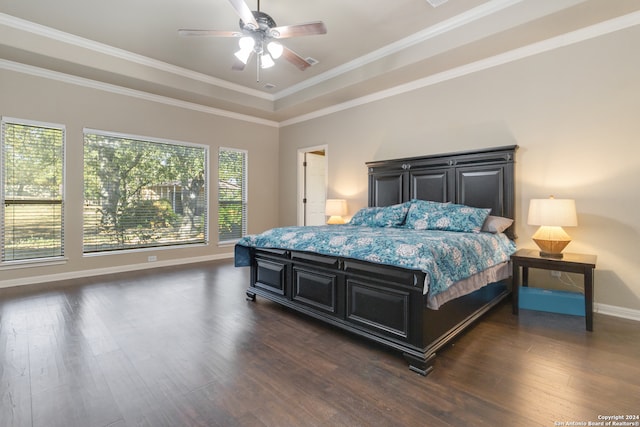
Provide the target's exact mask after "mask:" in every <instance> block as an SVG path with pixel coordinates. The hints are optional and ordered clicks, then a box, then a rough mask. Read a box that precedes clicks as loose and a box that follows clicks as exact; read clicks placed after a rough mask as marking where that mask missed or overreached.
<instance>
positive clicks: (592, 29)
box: [280, 12, 640, 127]
mask: <svg viewBox="0 0 640 427" xmlns="http://www.w3.org/2000/svg"><path fill="white" fill-rule="evenodd" d="M638 24H640V12H633V13H630V14H627V15H623V16H620V17H618V18H614V19H610V20H608V21H604V22H601V23H598V24H594V25H591V26H589V27H585V28H581V29H579V30H576V31H572V32H569V33H566V34H562V35H559V36H556V37H553V38H550V39H547V40H543V41H541V42H537V43H533V44H530V45H528V46H524V47H521V48H518V49H514V50H511V51H508V52H505V53H502V54H499V55H495V56H492V57H489V58H485V59H481V60H479V61H476V62H472V63H469V64H465V65H462V66H459V67H455V68H452V69H450V70H447V71H443V72H441V73H436V74H433V75H431V76H428V77H425V78H422V79H418V80H414V81H412V82H409V83H405V84H402V85H398V86H395V87H392V88H389V89H386V90H382V91H379V92H376V93H372V94H370V95H366V96H363V97H360V98H356V99H352V100H350V101H347V102H343V103H341V104H336V105H333V106H331V107H327V108H323V109H320V110H316V111H313V112H311V113H308V114H304V115H300V116H297V117H294V118H291V119H288V120H284V121H281V122H280V127H285V126H290V125H293V124H297V123H301V122H305V121H307V120H312V119H316V118H319V117H322V116H326V115H329V114H333V113H336V112H339V111H343V110H347V109H349V108H353V107H357V106H360V105H364V104H368V103H371V102H375V101H379V100H382V99H385V98H389V97H392V96H396V95H401V94H403V93H406V92H411V91H413V90H416V89H421V88H424V87H428V86H432V85H435V84H438V83H442V82H445V81H448V80H453V79H455V78H458V77H462V76H466V75H468V74H473V73H475V72H478V71H483V70H486V69H489V68H493V67H497V66H499V65H503V64H507V63H509V62H514V61H518V60H520V59H524V58H527V57H530V56H534V55H538V54H540V53H544V52H548V51H552V50H555V49H559V48H562V47H565V46H569V45H572V44H576V43H580V42H583V41H586V40H590V39H593V38H596V37H600V36H604V35H607V34H610V33H614V32H616V31H620V30H624V29H627V28H630V27H634V26H636V25H638Z"/></svg>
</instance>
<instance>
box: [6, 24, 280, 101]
mask: <svg viewBox="0 0 640 427" xmlns="http://www.w3.org/2000/svg"><path fill="white" fill-rule="evenodd" d="M0 25H5V26H7V27H11V28H15V29H17V30H20V31H24V32H27V33H31V34H35V35H37V36H41V37H46V38H48V39H51V40H55V41H58V42H61V43H65V44H68V45H72V46H77V47H81V48H83V49H88V50H91V51H94V52H98V53H102V54H104V55H108V56H111V57H114V58H118V59H123V60H125V61H129V62H132V63H135V64H140V65H144V66H145V67H150V68H154V69H157V70H160V71H164V72H167V73H171V74H175V75H178V76H180V77H184V78H187V79H191V80H196V81H200V82H203V83H206V84H210V85H214V86H219V87H221V88H224V89H229V90H233V91H235V92H240V93H244V94H246V95H250V96H254V97H257V98H262V99H266V100H268V101H273V100H274V96H273V94H269V93H264V92H262V91H259V90H256V89H251V88H248V87H245V86H242V85H238V84H235V83H231V82H228V81H226V80H222V79H218V78H215V77H212V76H209V75H206V74H203V73H198V72H196V71H192V70H188V69H186V68H182V67H178V66H177V65H172V64H169V63H167V62H163V61H158V60H156V59H152V58H149V57H147V56H143V55H138V54H136V53H133V52H129V51H127V50H124V49H119V48H117V47H113V46H109V45H107V44H104V43H99V42H96V41H93V40H89V39H86V38H84V37H79V36H76V35H73V34H70V33H66V32H64V31H60V30H56V29H54V28H51V27H47V26H44V25H40V24H36V23H35V22H31V21H27V20H24V19H20V18H16V17H15V16H12V15H7V14H5V13H0Z"/></svg>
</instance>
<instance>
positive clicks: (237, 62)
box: [231, 52, 253, 71]
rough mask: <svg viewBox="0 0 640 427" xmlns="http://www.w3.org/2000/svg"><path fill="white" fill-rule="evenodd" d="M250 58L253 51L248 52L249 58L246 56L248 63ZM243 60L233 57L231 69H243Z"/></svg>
mask: <svg viewBox="0 0 640 427" xmlns="http://www.w3.org/2000/svg"><path fill="white" fill-rule="evenodd" d="M251 58H253V52H251V53H250V54H249V58H247V64H248V63H249V61H251ZM247 64H245V63H244V62H242V61H240V60H239V59H238V58H236V59H235V62H234V63H233V65H232V66H231V69H232V70H233V71H242V70H244V67H245V66H246V65H247Z"/></svg>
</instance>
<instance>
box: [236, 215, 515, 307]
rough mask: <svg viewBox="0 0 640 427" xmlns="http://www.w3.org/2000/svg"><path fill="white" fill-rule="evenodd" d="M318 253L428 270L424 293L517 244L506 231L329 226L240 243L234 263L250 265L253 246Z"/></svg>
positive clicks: (274, 232) (496, 260)
mask: <svg viewBox="0 0 640 427" xmlns="http://www.w3.org/2000/svg"><path fill="white" fill-rule="evenodd" d="M250 247H255V248H279V249H287V250H294V251H304V252H315V253H319V254H323V255H333V256H339V257H343V258H351V259H356V260H361V261H369V262H374V263H378V264H385V265H392V266H396V267H402V268H407V269H412V270H420V271H423V272H425V273H426V275H427V277H426V279H425V285H424V289H423V292H424V294H426V293H427V292H428V291H430V292H431V295H437V294H438V293H440V292H442V291H444V290H446V289H447V288H448V287H449V286H451V285H452V284H453V283H455V282H457V281H459V280H462V279H466V278H467V277H470V276H472V275H473V274H475V273H478V272H480V271H482V270H484V269H486V268H489V267H492V266H494V265H497V264H500V263H502V262H505V261H508V260H509V257H510V255H511V254H512V253H514V252H515V249H516V248H515V243H514V242H513V241H511V240H509V238H508V237H507V236H506V235H504V234H502V233H497V234H492V233H461V232H455V231H437V230H413V229H405V228H399V227H398V228H393V227H362V226H354V225H330V226H314V227H283V228H274V229H271V230H268V231H265V232H264V233H262V234H256V235H251V236H246V237H244V238H242V239H240V240H239V241H238V243H237V244H236V249H235V265H236V266H247V265H250V257H249V248H250Z"/></svg>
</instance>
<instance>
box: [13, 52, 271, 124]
mask: <svg viewBox="0 0 640 427" xmlns="http://www.w3.org/2000/svg"><path fill="white" fill-rule="evenodd" d="M0 69H4V70H9V71H15V72H18V73H22V74H28V75H31V76H36V77H42V78H46V79H50V80H56V81H60V82H64V83H69V84H73V85H76V86H82V87H87V88H91V89H97V90H101V91H103V92H110V93H115V94H118V95H124V96H130V97H132V98H138V99H143V100H145V101H152V102H157V103H159V104H165V105H169V106H173V107H178V108H184V109H187V110H193V111H198V112H201V113H207V114H212V115H215V116H221V117H227V118H230V119H235V120H242V121H245V122H251V123H257V124H260V125H266V126H272V127H278V126H279V124H278V122H275V121H273V120H266V119H262V118H259V117H255V116H250V115H247V114H240V113H234V112H233V111H228V110H223V109H220V108H214V107H209V106H206V105H201V104H196V103H194V102H187V101H182V100H179V99H175V98H170V97H167V96H162V95H155V94H152V93H149V92H144V91H141V90H135V89H129V88H125V87H122V86H117V85H113V84H110V83H103V82H99V81H96V80H91V79H87V78H84V77H78V76H72V75H70V74H65V73H60V72H58V71H51V70H47V69H44V68H39V67H34V66H32V65H26V64H21V63H18V62H14V61H8V60H6V59H0Z"/></svg>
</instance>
